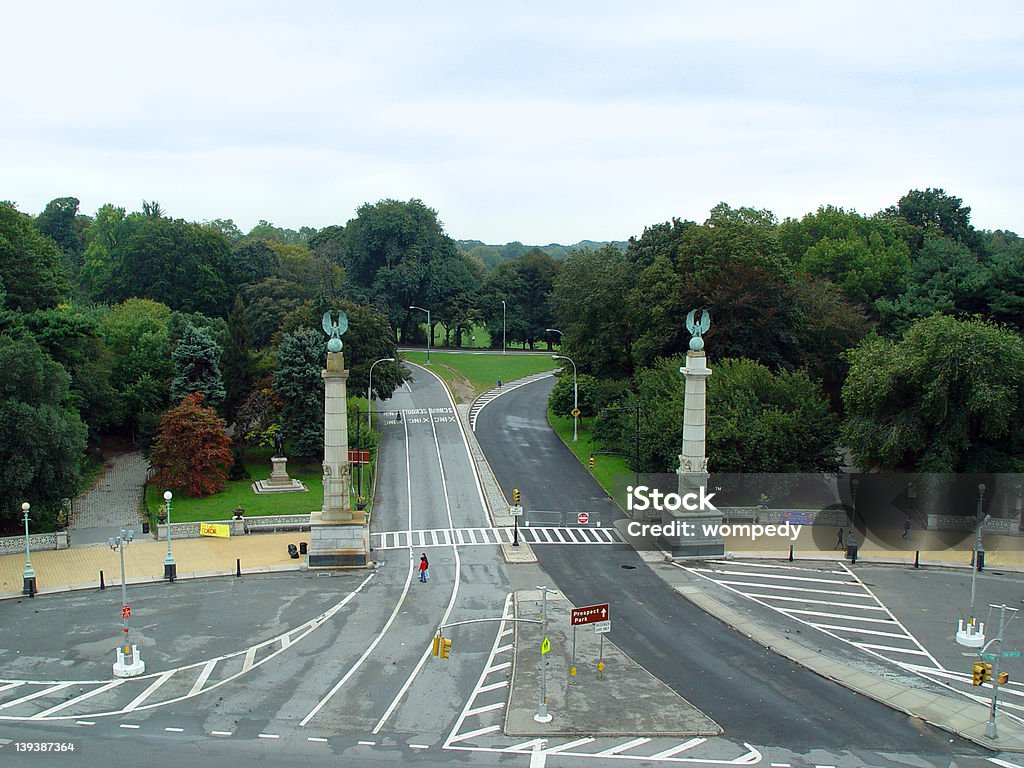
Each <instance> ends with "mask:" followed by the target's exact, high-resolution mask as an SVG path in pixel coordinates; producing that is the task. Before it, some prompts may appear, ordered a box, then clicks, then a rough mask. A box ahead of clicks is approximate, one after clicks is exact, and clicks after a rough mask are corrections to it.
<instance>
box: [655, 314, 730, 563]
mask: <svg viewBox="0 0 1024 768" xmlns="http://www.w3.org/2000/svg"><path fill="white" fill-rule="evenodd" d="M710 327H711V315H710V314H709V313H708V311H707V310H703V309H700V310H697V309H692V310H690V312H689V314H688V315H687V316H686V330H688V331H689V332H690V334H691V338H690V351H689V352H687V353H686V367H685V368H680V369H679V372H680V373H682V374H683V376H684V377H685V379H686V389H685V392H684V395H683V445H682V451H681V452H680V454H679V468H678V469H677V470H676V474H677V476H678V478H679V495H680V496H684V495H685V494H690V493H692V494H695V495H696V497H697V498H699V497H700V496H701V495H702V494H701V489H702V488H703V489H705V492H706V493H711V490H710V489H708V487H707V486H708V477H709V475H708V459H707V455H706V453H705V427H706V425H707V406H706V391H707V378H708V376H710V375H711V369H710V368H708V366H707V358H706V357H705V355H704V338H703V337H704V334H705V333H707V332H708V329H709V328H710ZM721 522H722V515H721V513H720V512H718V511H717V510H716V509H713V508H712V509H708V508H705V509H697V510H693V511H687V510H685V509H679V510H678V511H671V510H667V509H666V510H665V511H663V512H662V523H663V524H673V529H675V530H680V529H682V530H686V531H688V532H689V533H688V535H678V536H671V537H666V538H665V541H664V542H663V543H664V544H665V545H667V546H668V548H669V551H671V552H672V554H673V555H675V556H677V557H709V556H719V555H722V554H724V551H725V550H724V546H723V543H722V537H721V536H720V535H718V534H717V530H718V528H717V526H719V525H721ZM680 524H688V525H682V526H681V525H680ZM705 525H715V526H716V527H715V531H716V534H715V535H714V536H706V535H704V530H705V529H704V526H705Z"/></svg>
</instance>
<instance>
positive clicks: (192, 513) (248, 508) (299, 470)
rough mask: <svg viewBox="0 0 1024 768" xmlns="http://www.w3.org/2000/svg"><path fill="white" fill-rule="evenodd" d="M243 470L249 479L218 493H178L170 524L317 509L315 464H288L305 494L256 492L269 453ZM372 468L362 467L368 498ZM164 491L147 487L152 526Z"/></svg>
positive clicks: (320, 495)
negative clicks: (191, 495) (254, 487)
mask: <svg viewBox="0 0 1024 768" xmlns="http://www.w3.org/2000/svg"><path fill="white" fill-rule="evenodd" d="M254 453H255V452H254ZM245 466H246V469H248V470H249V473H250V474H251V475H252V477H250V478H248V479H245V480H229V481H228V484H227V486H226V487H225V488H224V490H223V491H221V492H220V493H215V494H213V495H212V496H204V497H203V498H200V499H193V498H189V497H188V496H185V495H184V494H183V493H181V492H177V493H175V494H174V498H173V499H172V500H171V522H172V523H189V522H210V521H213V520H230V519H231V515H232V512H233V510H234V509H235V507H241V508H242V509H244V510H245V516H246V517H260V516H264V515H305V514H308V513H310V512H314V511H316V510H319V509H320V508H321V507H322V506H323V501H324V484H323V468H322V466H321V465H320V464H319V463H318V462H310V463H304V464H303V463H299V462H288V476H289V477H292V478H295V479H296V480H301V481H302V482H303V483H304V484H305V486H306V488H308V489H309V490H308V491H306V492H305V493H255V492H253V490H252V484H253V483H254V482H256V481H257V480H266V479H267V478H268V477H270V469H271V467H270V458H269V453H267V455H265V456H259V455H257V456H254V457H251V458H249V459H247V460H246V463H245ZM355 471H356V468H355V467H353V475H352V492H353V494H354V493H355V486H356V477H355ZM372 476H373V475H372V469H371V468H370V467H364V468H363V480H362V489H363V495H364V496H367V497H369V496H370V488H371V486H372ZM164 490H165V489H164V488H159V487H157V486H156V485H154V484H152V483H150V484H149V485H147V486H146V500H145V503H146V510H147V511H148V512H149V515H150V522H151V524H153V523H155V516H156V515H157V514H161V513H163V511H164Z"/></svg>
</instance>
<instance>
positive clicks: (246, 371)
mask: <svg viewBox="0 0 1024 768" xmlns="http://www.w3.org/2000/svg"><path fill="white" fill-rule="evenodd" d="M254 350H255V347H254V344H253V333H252V328H250V327H249V324H248V323H247V322H246V319H245V302H243V301H242V297H241V296H235V303H234V306H233V307H232V308H231V314H230V315H228V342H227V345H226V346H225V347H224V356H223V358H222V359H221V362H222V363H223V370H224V390H225V400H224V411H225V413H226V414H227V417H228V420H229V421H230V420H232V419H233V418H234V416H235V411H236V410H237V409H238V407H239V406H240V405H241V404H242V401H243V400H245V397H246V395H248V393H249V390H250V389H252V385H253V382H254V381H255V379H256V355H255V351H254Z"/></svg>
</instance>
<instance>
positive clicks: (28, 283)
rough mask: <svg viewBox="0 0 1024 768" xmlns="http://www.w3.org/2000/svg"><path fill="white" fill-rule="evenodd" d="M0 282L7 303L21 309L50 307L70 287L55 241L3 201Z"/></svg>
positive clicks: (23, 310) (0, 213)
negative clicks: (38, 230)
mask: <svg viewBox="0 0 1024 768" xmlns="http://www.w3.org/2000/svg"><path fill="white" fill-rule="evenodd" d="M0 283H3V285H4V288H5V290H6V291H7V300H6V304H7V307H8V308H9V309H14V310H20V311H22V312H31V311H33V310H36V309H47V308H49V307H54V306H56V305H57V304H58V303H59V302H60V301H62V300H63V299H65V298H66V297H67V295H68V293H69V292H70V290H71V285H70V283H69V282H68V278H67V272H66V270H65V267H64V263H63V260H62V258H61V253H60V250H59V249H58V248H57V246H56V244H55V243H54V242H53V240H51V239H50V238H48V237H45V236H43V235H41V234H39V233H38V232H37V231H36V230H35V228H34V227H33V226H32V220H31V219H30V218H29V217H28V216H26V215H25V214H23V213H21V212H19V211H18V210H17V209H16V208H15V207H14V206H13V205H11V204H10V203H6V202H0Z"/></svg>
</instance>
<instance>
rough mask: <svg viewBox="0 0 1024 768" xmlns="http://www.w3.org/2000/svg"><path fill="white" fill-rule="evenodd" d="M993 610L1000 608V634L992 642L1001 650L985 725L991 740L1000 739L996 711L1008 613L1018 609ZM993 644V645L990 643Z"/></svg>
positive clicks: (996, 655) (994, 672)
mask: <svg viewBox="0 0 1024 768" xmlns="http://www.w3.org/2000/svg"><path fill="white" fill-rule="evenodd" d="M992 607H993V608H999V633H998V634H997V635H996V636H995V639H994V640H992V642H993V643H995V644H996V647H997V648H998V649H999V652H998V653H996V654H994V656H995V659H993V665H992V701H991V702H990V703H989V708H988V722H987V723H985V735H986V736H988V737H989V738H990V739H998V738H999V731H998V728H997V727H996V709H997V708H998V706H999V662H1000V660H1001V659H1002V656H1003V654H1002V646H1003V630H1004V629H1006V625H1007V623H1008V622H1007V621H1006V612H1007V611H1013V612H1014V613H1017V609H1016V608H1007V606H1006V604H1005V603H1004V604H1003V605H999V606H995V605H993V606H992ZM1010 621H1013V617H1012V616H1011V617H1010ZM990 644H991V643H990Z"/></svg>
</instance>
